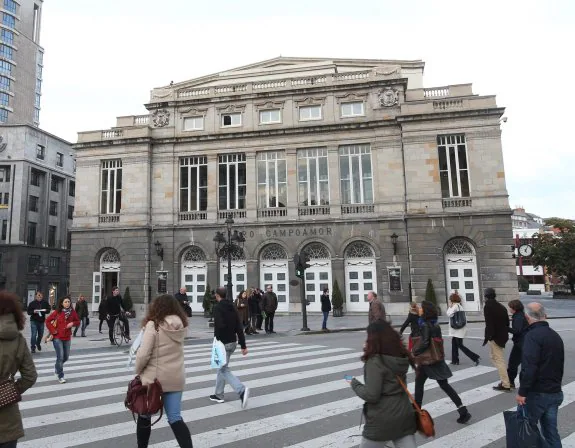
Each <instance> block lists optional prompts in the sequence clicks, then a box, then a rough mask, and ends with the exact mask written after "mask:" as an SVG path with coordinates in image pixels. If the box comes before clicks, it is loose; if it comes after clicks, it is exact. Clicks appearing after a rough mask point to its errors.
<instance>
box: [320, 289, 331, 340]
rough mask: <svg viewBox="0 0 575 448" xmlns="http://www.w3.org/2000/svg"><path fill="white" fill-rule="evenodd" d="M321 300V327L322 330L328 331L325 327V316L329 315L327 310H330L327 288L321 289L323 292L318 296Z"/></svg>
mask: <svg viewBox="0 0 575 448" xmlns="http://www.w3.org/2000/svg"><path fill="white" fill-rule="evenodd" d="M320 300H321V312H322V313H323V323H322V324H321V329H322V330H323V331H329V330H328V329H327V318H328V317H329V312H330V311H331V301H330V300H329V288H325V289H324V290H323V294H322V295H321V296H320Z"/></svg>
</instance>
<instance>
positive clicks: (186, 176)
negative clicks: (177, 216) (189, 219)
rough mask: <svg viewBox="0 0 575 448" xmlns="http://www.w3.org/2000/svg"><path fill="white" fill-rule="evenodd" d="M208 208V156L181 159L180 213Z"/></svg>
mask: <svg viewBox="0 0 575 448" xmlns="http://www.w3.org/2000/svg"><path fill="white" fill-rule="evenodd" d="M207 208H208V159H207V157H206V156H195V157H182V158H181V159H180V211H181V212H193V211H194V212H195V211H204V210H206V209H207Z"/></svg>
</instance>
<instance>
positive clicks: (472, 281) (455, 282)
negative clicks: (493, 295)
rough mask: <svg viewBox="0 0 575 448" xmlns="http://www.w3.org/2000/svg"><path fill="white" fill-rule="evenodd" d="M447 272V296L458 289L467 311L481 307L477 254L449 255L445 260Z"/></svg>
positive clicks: (477, 309)
mask: <svg viewBox="0 0 575 448" xmlns="http://www.w3.org/2000/svg"><path fill="white" fill-rule="evenodd" d="M445 271H446V274H447V284H446V286H447V288H446V289H447V296H448V297H449V295H450V294H452V293H453V292H455V291H456V290H457V292H458V294H459V295H460V296H461V304H462V305H463V309H464V310H465V311H479V310H480V309H481V295H480V292H479V281H478V277H477V261H476V259H475V256H460V255H456V256H447V257H446V260H445Z"/></svg>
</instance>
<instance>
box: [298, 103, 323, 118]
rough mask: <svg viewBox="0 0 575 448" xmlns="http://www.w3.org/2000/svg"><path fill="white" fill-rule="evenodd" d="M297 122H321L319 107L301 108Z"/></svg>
mask: <svg viewBox="0 0 575 448" xmlns="http://www.w3.org/2000/svg"><path fill="white" fill-rule="evenodd" d="M299 120H300V121H308V120H321V106H302V107H300V108H299Z"/></svg>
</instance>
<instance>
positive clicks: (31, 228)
mask: <svg viewBox="0 0 575 448" xmlns="http://www.w3.org/2000/svg"><path fill="white" fill-rule="evenodd" d="M36 227H38V224H36V223H35V222H32V221H28V244H29V245H30V246H34V245H35V244H36Z"/></svg>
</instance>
